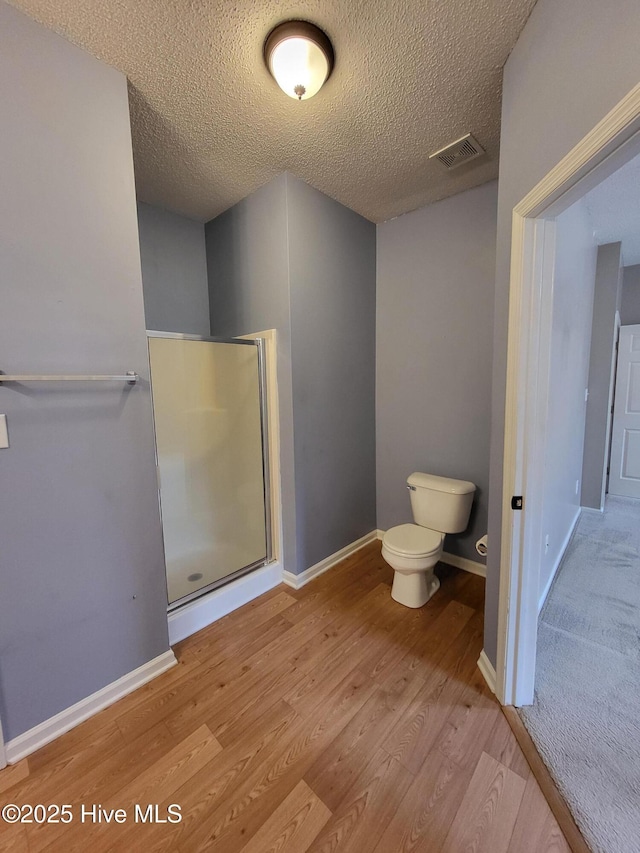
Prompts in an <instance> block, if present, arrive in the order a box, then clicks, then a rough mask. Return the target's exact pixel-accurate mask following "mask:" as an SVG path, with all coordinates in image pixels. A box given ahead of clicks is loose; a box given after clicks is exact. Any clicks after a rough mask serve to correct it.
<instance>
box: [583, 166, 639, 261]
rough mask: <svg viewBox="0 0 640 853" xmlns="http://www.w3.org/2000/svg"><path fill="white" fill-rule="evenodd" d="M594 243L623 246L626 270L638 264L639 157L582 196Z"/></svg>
mask: <svg viewBox="0 0 640 853" xmlns="http://www.w3.org/2000/svg"><path fill="white" fill-rule="evenodd" d="M585 202H586V204H587V209H588V210H589V214H590V215H591V222H592V223H593V228H594V231H595V232H596V239H597V241H598V244H599V245H602V244H603V243H617V242H621V243H622V259H623V261H624V264H625V266H632V265H633V264H640V155H638V156H637V157H634V158H633V160H630V161H629V162H628V163H627V164H626V165H624V166H622V167H621V168H620V169H618V171H617V172H614V173H613V174H612V175H610V176H609V177H608V178H607V179H606V180H604V181H603V182H602V183H601V184H598V186H597V187H595V188H594V189H592V190H591V192H590V193H588V194H587V195H586V196H585Z"/></svg>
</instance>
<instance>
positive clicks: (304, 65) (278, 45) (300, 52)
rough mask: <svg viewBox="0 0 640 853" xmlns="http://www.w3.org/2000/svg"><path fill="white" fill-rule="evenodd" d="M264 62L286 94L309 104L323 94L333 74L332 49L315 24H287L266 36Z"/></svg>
mask: <svg viewBox="0 0 640 853" xmlns="http://www.w3.org/2000/svg"><path fill="white" fill-rule="evenodd" d="M264 61H265V62H266V64H267V68H268V69H269V71H270V72H271V74H272V75H273V77H274V79H275V81H276V83H277V84H278V86H280V88H281V89H282V91H283V92H285V93H286V94H287V95H289V96H290V97H291V98H295V99H296V100H298V101H306V100H307V98H312V97H313V96H314V95H315V94H316V93H317V92H319V91H320V89H321V88H322V85H323V83H324V82H325V80H326V79H327V78H328V77H329V75H330V74H331V72H332V70H333V61H334V54H333V47H332V45H331V42H330V41H329V37H328V36H327V35H326V33H323V32H322V30H321V29H320V28H319V27H316V26H315V24H310V23H309V22H308V21H285V23H283V24H278V26H277V27H275V28H274V29H273V30H271V32H270V33H269V35H268V36H267V40H266V41H265V43H264Z"/></svg>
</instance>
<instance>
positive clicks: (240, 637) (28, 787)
mask: <svg viewBox="0 0 640 853" xmlns="http://www.w3.org/2000/svg"><path fill="white" fill-rule="evenodd" d="M438 574H439V575H440V577H441V581H442V585H441V588H440V591H439V592H438V593H437V594H436V596H435V597H434V598H433V599H432V600H431V601H430V602H429V603H428V604H427V605H426V606H425V607H424V608H422V609H420V610H409V609H407V608H404V607H402V606H401V605H398V604H396V602H394V601H393V600H392V599H391V597H390V586H391V580H392V571H391V569H390V568H389V567H388V566H387V565H386V563H385V562H384V561H383V560H382V558H381V556H380V545H379V543H374V544H372V545H370V546H367V548H364V549H362V550H361V551H359V552H358V553H357V554H355V555H353V556H352V557H350V558H348V559H347V560H344V561H343V562H342V563H341V564H340V565H338V566H337V567H335V568H334V569H332V570H331V571H330V572H328V573H326V574H325V575H323V576H322V577H320V578H318V579H316V580H315V581H313V582H312V583H310V584H309V585H308V586H306V587H304V588H303V589H302V590H298V591H294V590H290V589H288V588H286V587H279V588H277V589H275V590H273V591H272V592H270V593H267V594H266V595H263V596H262V597H261V598H259V599H257V600H256V601H254V602H252V603H251V604H249V605H247V606H245V607H243V608H242V609H240V610H238V611H236V612H235V613H232V614H230V615H229V616H226V617H225V618H224V619H222V620H220V621H219V622H217V623H215V624H214V625H212V626H210V627H209V628H207V629H205V630H204V631H201V632H200V633H198V634H197V635H195V636H193V637H190V638H189V639H187V640H185V641H184V642H182V643H180V644H179V646H177V647H176V649H175V651H176V654H177V657H178V659H179V665H178V666H176V667H174V668H173V669H171V670H169V671H168V672H166V673H164V674H163V675H161V676H160V677H159V678H157V679H155V680H154V681H153V682H150V683H149V684H147V685H145V686H144V687H143V688H141V689H140V690H138V691H136V692H135V693H133V694H131V695H129V696H127V697H125V698H124V699H122V700H120V701H119V702H118V703H116V704H115V705H113V706H111V707H110V708H108V709H106V710H105V711H103V712H101V713H100V714H98V715H97V716H95V717H93V718H92V719H91V720H88V721H87V722H86V723H83V724H82V725H81V726H78V727H77V728H76V729H74V730H73V731H71V732H69V733H68V734H66V735H64V736H63V737H61V738H59V739H58V740H56V741H54V742H53V743H51V744H49V745H48V746H46V747H44V748H43V749H41V750H39V751H38V752H37V753H34V754H33V755H31V756H29V758H28V759H24V761H22V762H21V763H20V764H19V765H16V766H14V767H12V768H8V769H6V770H3V771H0V792H1V793H0V803H1V804H2V805H4V804H6V803H16V804H22V803H30V804H32V805H35V804H36V803H41V804H45V805H46V804H49V803H57V804H59V805H62V804H71V806H72V810H73V821H72V822H71V823H69V824H67V825H65V824H62V823H58V824H49V825H38V824H34V823H32V824H14V825H12V826H8V825H6V824H0V850H3V851H5V850H11V851H30V853H37V851H44V850H53V851H56V850H60V851H65V853H66V851H91V853H99V851H107V850H121V851H132V850H133V851H136V850H144V851H145V853H151V851H181V853H184V851H189V853H191V851H201V850H202V851H204V850H206V851H214V853H216V851H219V853H306V851H309V853H333V851H339V853H409V851H411V853H436V852H437V851H442V853H445V851H446V853H463V851H465V853H466V851H469V853H471V851H473V853H480V851H486V853H545V851H556V853H567V851H568V850H569V847H568V846H567V843H566V841H565V839H564V837H563V835H562V833H561V831H560V829H559V827H558V825H557V823H556V821H555V819H554V817H553V815H552V814H551V812H550V810H549V807H548V806H547V803H546V801H545V799H544V797H543V796H542V794H541V792H540V789H539V787H538V784H537V782H536V781H535V779H534V777H533V775H532V773H531V771H530V769H529V765H528V764H527V762H526V760H525V758H524V756H523V754H522V752H521V750H520V747H519V746H518V743H517V741H516V739H515V737H514V735H513V734H512V732H511V729H510V727H509V725H508V723H507V722H506V720H505V717H504V715H503V714H502V711H501V709H500V707H499V705H498V704H497V702H496V701H495V700H494V698H493V697H492V696H491V694H490V692H489V691H488V689H487V687H486V685H485V683H484V681H483V679H482V676H481V675H480V673H479V671H478V669H477V666H476V661H477V659H478V655H479V653H480V650H481V647H482V607H483V581H482V580H481V579H480V578H478V577H475V576H474V575H470V574H465V573H464V572H460V571H458V570H456V569H451V568H449V567H446V566H439V567H438ZM82 804H84V807H85V809H88V808H89V807H90V806H91V805H94V804H95V805H96V806H98V805H99V807H100V809H101V810H102V811H101V812H100V814H101V815H102V817H103V819H102V821H101V822H98V823H95V822H91V820H90V818H89V819H86V820H85V822H84V823H83V822H82V820H81V814H82V812H81V808H82ZM136 804H137V805H138V806H142V807H143V811H144V810H145V809H146V806H147V805H148V804H152V805H157V806H158V815H159V816H160V817H163V818H166V817H167V813H168V811H167V810H168V807H169V806H170V805H172V804H177V805H179V806H180V807H181V813H182V821H181V822H180V823H170V822H169V823H139V822H138V823H136V822H135V806H136ZM113 809H124V810H125V813H126V818H127V819H126V822H124V823H122V824H117V823H114V822H113V819H112V820H111V822H106V816H107V815H109V813H110V811H111V810H113Z"/></svg>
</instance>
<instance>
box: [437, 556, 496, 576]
mask: <svg viewBox="0 0 640 853" xmlns="http://www.w3.org/2000/svg"><path fill="white" fill-rule="evenodd" d="M440 562H442V563H446V564H447V565H448V566H455V567H456V569H462V570H463V571H465V572H471V574H472V575H479V576H480V577H481V578H486V576H487V567H486V566H485V564H484V563H477V562H476V561H475V560H468V559H467V558H466V557H458V555H457V554H447V552H446V551H443V552H442V557H440Z"/></svg>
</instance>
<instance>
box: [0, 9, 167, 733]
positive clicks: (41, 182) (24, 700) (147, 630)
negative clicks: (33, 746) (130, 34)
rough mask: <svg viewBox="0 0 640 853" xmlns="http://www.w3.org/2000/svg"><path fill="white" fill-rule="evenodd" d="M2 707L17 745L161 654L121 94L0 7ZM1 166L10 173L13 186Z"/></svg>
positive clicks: (160, 585)
mask: <svg viewBox="0 0 640 853" xmlns="http://www.w3.org/2000/svg"><path fill="white" fill-rule="evenodd" d="M0 101H1V102H2V104H3V110H2V113H1V115H0V125H1V132H0V160H1V161H2V163H4V164H5V168H4V169H3V178H2V184H3V186H2V193H0V222H1V227H0V280H1V281H2V310H1V311H0V366H1V368H2V370H4V371H5V372H15V373H42V372H47V373H56V372H63V373H66V372H68V373H119V372H122V371H125V370H136V371H137V372H138V373H139V374H140V375H141V377H142V381H141V383H140V385H139V386H137V387H134V388H126V387H123V385H118V384H115V385H111V384H103V385H100V386H98V385H97V384H94V385H91V386H84V385H76V386H74V387H73V388H71V387H70V386H66V385H57V384H56V385H49V386H48V387H46V388H45V387H42V386H37V385H31V386H29V387H28V388H27V387H25V388H22V389H20V390H15V389H9V388H0V411H1V412H6V413H7V417H8V424H9V433H10V439H11V446H10V448H9V449H5V450H0V480H1V481H2V484H3V486H2V489H1V490H0V541H2V550H1V554H0V574H1V578H2V595H0V694H1V697H2V706H1V709H0V712H1V714H2V723H3V728H4V734H5V737H6V738H8V739H11V738H15V737H16V736H17V735H19V734H21V733H22V732H24V731H26V730H27V729H29V728H31V727H33V726H35V725H36V724H38V723H40V722H42V721H43V720H45V719H47V718H49V717H51V716H52V715H54V714H56V713H58V712H59V711H61V710H63V709H65V708H67V707H69V706H70V705H72V704H74V703H75V702H78V701H79V700H80V699H83V698H85V697H86V696H88V695H89V694H91V693H93V692H94V691H96V690H98V689H100V688H101V687H104V686H105V685H106V684H108V683H110V682H112V681H114V680H115V679H117V678H119V677H120V676H122V675H124V674H125V673H127V672H130V671H131V670H133V669H135V668H136V667H138V666H141V665H142V664H144V663H145V662H146V661H149V660H150V659H151V658H154V657H156V656H157V655H159V654H161V653H162V652H164V651H166V650H167V649H168V637H167V615H166V588H165V575H164V558H163V553H162V532H161V527H160V517H159V512H158V501H157V491H156V477H155V463H154V444H153V432H152V419H151V403H150V397H149V384H148V360H147V353H146V340H145V332H144V315H143V304H142V282H141V277H140V254H139V249H138V234H137V225H136V201H135V190H134V182H133V164H132V154H131V136H130V129H129V108H128V100H127V82H126V79H125V77H124V76H123V75H122V74H120V73H119V72H117V71H115V70H114V69H112V68H109V67H108V66H106V65H104V64H102V63H101V62H99V61H97V60H96V59H94V58H92V57H91V56H89V54H87V53H84V52H83V51H82V50H80V49H79V48H77V47H74V46H73V45H71V44H69V43H68V42H67V41H65V40H64V39H62V38H60V37H59V36H57V35H55V34H54V33H52V32H50V31H49V30H46V29H44V28H43V27H41V26H39V25H38V24H36V23H34V22H33V21H31V20H30V19H28V18H26V17H24V16H23V15H22V14H20V13H19V12H17V11H16V10H15V9H13V8H12V7H10V6H8V5H6V4H4V3H2V4H0ZM7 164H10V167H9V168H7V167H6V166H7Z"/></svg>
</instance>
